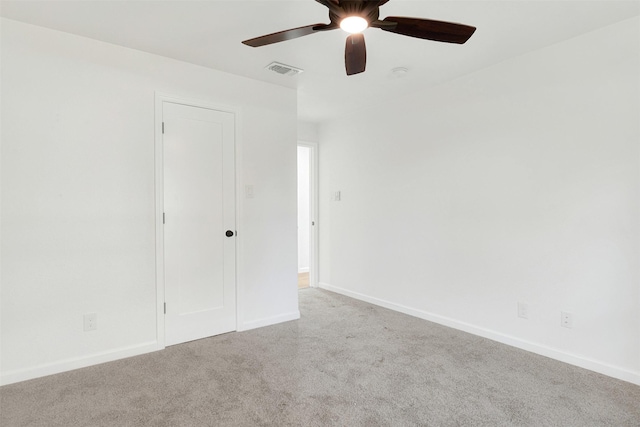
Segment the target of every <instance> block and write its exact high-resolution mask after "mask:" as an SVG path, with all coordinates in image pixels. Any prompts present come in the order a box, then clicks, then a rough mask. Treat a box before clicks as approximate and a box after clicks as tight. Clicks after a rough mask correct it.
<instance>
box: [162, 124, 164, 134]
mask: <svg viewBox="0 0 640 427" xmlns="http://www.w3.org/2000/svg"><path fill="white" fill-rule="evenodd" d="M162 133H164V122H162Z"/></svg>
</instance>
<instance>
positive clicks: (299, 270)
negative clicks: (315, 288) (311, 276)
mask: <svg viewBox="0 0 640 427" xmlns="http://www.w3.org/2000/svg"><path fill="white" fill-rule="evenodd" d="M308 272H309V267H303V268H299V269H298V274H299V273H308Z"/></svg>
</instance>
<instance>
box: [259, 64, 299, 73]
mask: <svg viewBox="0 0 640 427" xmlns="http://www.w3.org/2000/svg"><path fill="white" fill-rule="evenodd" d="M265 68H266V69H267V70H271V71H273V72H275V73H278V74H282V75H283V76H295V75H296V74H300V73H301V72H302V70H301V69H300V68H296V67H292V66H291V65H285V64H281V63H279V62H272V63H271V64H269V65H267V66H266V67H265Z"/></svg>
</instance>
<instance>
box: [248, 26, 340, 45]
mask: <svg viewBox="0 0 640 427" xmlns="http://www.w3.org/2000/svg"><path fill="white" fill-rule="evenodd" d="M328 25H331V24H328ZM326 26H327V24H313V25H307V26H306V27H298V28H292V29H290V30H284V31H279V32H277V33H273V34H267V35H265V36H260V37H256V38H254V39H249V40H245V41H243V42H242V43H243V44H246V45H247V46H251V47H259V46H265V45H268V44H273V43H279V42H283V41H287V40H291V39H296V38H298V37H302V36H308V35H309V34H313V33H315V32H316V31H322V30H324V29H325V28H324V27H326Z"/></svg>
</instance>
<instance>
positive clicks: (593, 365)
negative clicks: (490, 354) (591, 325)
mask: <svg viewBox="0 0 640 427" xmlns="http://www.w3.org/2000/svg"><path fill="white" fill-rule="evenodd" d="M319 287H320V288H321V289H324V290H327V291H330V292H335V293H337V294H340V295H344V296H347V297H350V298H354V299H357V300H359V301H364V302H367V303H369V304H373V305H377V306H380V307H383V308H387V309H389V310H393V311H397V312H399V313H403V314H406V315H409V316H413V317H417V318H419V319H423V320H427V321H429V322H433V323H437V324H439V325H442V326H446V327H449V328H453V329H457V330H459V331H463V332H467V333H470V334H473V335H477V336H480V337H483V338H487V339H490V340H492V341H496V342H499V343H501V344H506V345H508V346H511V347H515V348H519V349H521V350H525V351H528V352H531V353H535V354H539V355H541V356H545V357H549V358H551V359H554V360H557V361H560V362H564V363H568V364H570V365H573V366H577V367H579V368H583V369H587V370H590V371H593V372H597V373H599V374H603V375H606V376H609V377H612V378H616V379H619V380H622V381H626V382H630V383H632V384H636V385H640V372H633V371H630V370H628V369H624V368H621V367H618V366H613V365H610V364H608V363H605V362H601V361H598V360H593V359H589V358H586V357H583V356H580V355H578V354H573V353H569V352H566V351H562V350H559V349H556V348H552V347H548V346H545V345H542V344H539V343H535V342H531V341H527V340H523V339H520V338H517V337H514V336H511V335H507V334H503V333H500V332H497V331H494V330H491V329H487V328H483V327H480V326H476V325H473V324H470V323H466V322H461V321H459V320H456V319H452V318H450V317H446V316H441V315H438V314H435V313H431V312H428V311H425V310H420V309H417V308H413V307H408V306H405V305H401V304H396V303H394V302H391V301H387V300H384V299H381V298H376V297H374V296H371V295H366V294H362V293H360V292H354V291H351V290H348V289H345V288H341V287H338V286H333V285H331V284H329V283H325V282H320V283H319Z"/></svg>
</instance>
